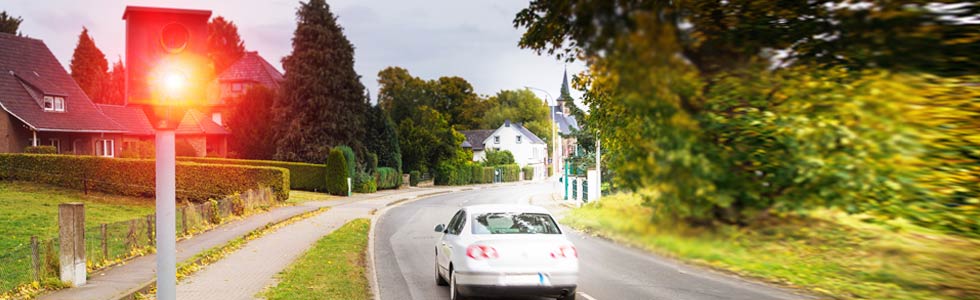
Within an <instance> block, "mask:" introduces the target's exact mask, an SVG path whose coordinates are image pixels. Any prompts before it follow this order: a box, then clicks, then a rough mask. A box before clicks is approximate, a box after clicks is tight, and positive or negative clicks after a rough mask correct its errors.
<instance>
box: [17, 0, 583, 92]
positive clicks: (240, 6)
mask: <svg viewBox="0 0 980 300" xmlns="http://www.w3.org/2000/svg"><path fill="white" fill-rule="evenodd" d="M42 3H43V4H42ZM328 4H330V8H331V11H332V12H333V13H334V14H335V15H337V16H338V18H339V20H340V24H341V25H342V26H343V27H344V33H345V34H346V35H347V38H348V39H350V41H351V43H353V44H354V47H355V57H356V62H355V68H356V71H357V73H358V74H360V75H361V77H362V78H361V81H362V82H363V83H364V85H365V86H366V87H367V88H368V89H369V90H370V92H371V95H372V97H375V95H377V90H378V84H377V74H378V71H380V70H381V69H383V68H385V67H387V66H401V67H404V68H406V69H408V70H409V71H410V72H411V73H412V74H413V75H415V76H419V77H422V78H425V79H434V78H438V77H440V76H450V75H456V76H461V77H463V78H465V79H466V80H468V81H469V82H470V83H471V84H473V87H474V89H475V90H476V92H477V93H479V94H484V95H488V94H494V93H496V92H497V91H499V90H502V89H518V88H523V87H525V86H530V87H535V88H540V89H544V90H547V91H548V92H549V93H550V94H551V95H552V96H553V97H557V96H558V91H559V88H560V85H561V76H562V70H563V68H564V67H566V64H564V63H563V62H560V61H557V60H555V59H554V58H553V57H551V56H538V55H536V54H535V53H534V52H533V51H531V50H525V49H520V48H518V47H517V42H518V40H519V38H520V36H521V33H522V31H520V30H518V29H516V28H514V26H513V25H512V24H513V19H514V15H515V14H516V13H517V12H518V11H519V10H520V9H522V8H524V7H525V6H527V1H518V0H468V1H458V0H455V1H453V0H379V1H357V0H333V1H330V0H328ZM126 5H141V6H162V7H175V8H192V9H209V10H211V11H213V13H214V15H221V16H224V17H225V18H228V19H230V20H232V21H234V22H235V24H236V25H238V31H239V34H240V35H241V36H242V39H243V40H244V41H245V47H246V48H247V49H248V50H250V51H259V54H261V55H262V56H263V57H265V58H266V59H267V60H269V62H270V63H272V64H273V65H275V66H276V67H277V68H279V69H280V70H282V63H281V59H282V57H283V56H285V55H287V54H288V53H289V52H290V51H291V50H292V44H291V39H292V36H293V30H294V29H295V28H296V18H295V15H296V8H297V7H298V6H299V1H298V0H261V1H260V0H253V1H240V0H236V1H213V0H204V1H202V0H167V1H147V0H138V1H111V0H85V1H77V0H44V1H38V0H4V1H3V5H2V8H0V9H3V10H6V11H7V12H8V13H9V14H12V15H14V16H21V17H23V18H24V22H23V23H22V24H21V27H20V30H21V31H22V32H23V33H24V34H26V35H28V36H30V37H33V38H38V39H41V40H44V42H45V43H46V44H47V45H48V47H49V48H51V51H52V52H54V54H55V56H57V57H58V59H59V60H60V61H61V63H62V65H63V66H64V67H65V68H66V69H67V68H68V63H69V61H70V60H71V55H72V51H73V50H74V48H75V44H76V43H77V41H78V34H79V33H80V32H81V30H82V26H85V27H88V29H89V33H90V34H91V35H92V36H93V38H94V39H95V42H96V45H98V46H99V48H100V49H102V52H104V53H105V54H106V57H107V59H109V61H110V64H111V62H113V61H115V60H116V59H117V57H122V56H123V55H125V53H124V51H123V49H124V48H125V46H126V45H125V38H124V33H125V26H124V25H125V23H124V21H123V20H122V14H123V11H124V9H125V7H126ZM123 59H124V60H125V57H123ZM567 67H568V71H569V74H574V73H577V72H579V71H581V70H584V69H585V66H584V65H583V64H581V63H573V64H568V65H567ZM535 93H538V94H539V96H541V97H542V98H544V97H545V95H544V93H542V92H540V91H535ZM573 95H574V96H575V97H576V98H578V96H579V95H578V93H574V94H573Z"/></svg>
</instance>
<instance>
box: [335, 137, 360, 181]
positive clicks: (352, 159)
mask: <svg viewBox="0 0 980 300" xmlns="http://www.w3.org/2000/svg"><path fill="white" fill-rule="evenodd" d="M334 149H338V150H340V152H341V153H344V159H346V160H347V177H350V178H354V176H355V175H357V173H356V170H357V156H354V149H351V147H350V146H343V145H341V146H337V147H334Z"/></svg>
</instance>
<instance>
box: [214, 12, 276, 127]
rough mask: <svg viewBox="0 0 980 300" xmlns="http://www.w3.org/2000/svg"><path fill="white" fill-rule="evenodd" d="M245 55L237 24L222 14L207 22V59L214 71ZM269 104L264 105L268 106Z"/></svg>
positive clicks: (225, 67) (219, 71)
mask: <svg viewBox="0 0 980 300" xmlns="http://www.w3.org/2000/svg"><path fill="white" fill-rule="evenodd" d="M243 55H245V42H242V37H241V36H239V35H238V26H236V25H235V22H232V21H229V20H227V19H225V18H224V17H222V16H215V17H214V18H212V19H211V21H209V22H208V59H210V60H211V62H212V63H213V64H214V73H215V74H221V72H222V71H224V70H225V69H227V68H228V67H229V66H231V65H232V64H234V63H235V62H236V61H238V59H240V58H242V56H243ZM268 107H269V106H266V108H268Z"/></svg>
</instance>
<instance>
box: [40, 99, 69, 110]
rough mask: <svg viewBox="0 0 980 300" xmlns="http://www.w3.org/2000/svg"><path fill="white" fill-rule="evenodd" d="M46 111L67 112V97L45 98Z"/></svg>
mask: <svg viewBox="0 0 980 300" xmlns="http://www.w3.org/2000/svg"><path fill="white" fill-rule="evenodd" d="M44 111H57V112H63V111H65V97H54V96H44Z"/></svg>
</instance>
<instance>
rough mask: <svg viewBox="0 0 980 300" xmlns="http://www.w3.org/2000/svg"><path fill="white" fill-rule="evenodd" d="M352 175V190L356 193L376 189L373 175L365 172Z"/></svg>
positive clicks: (374, 190) (370, 191)
mask: <svg viewBox="0 0 980 300" xmlns="http://www.w3.org/2000/svg"><path fill="white" fill-rule="evenodd" d="M355 176H356V177H354V188H353V190H354V192H357V193H364V194H367V193H374V192H377V191H378V186H377V184H376V183H375V182H374V176H371V175H370V174H368V173H367V172H357V175H355Z"/></svg>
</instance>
